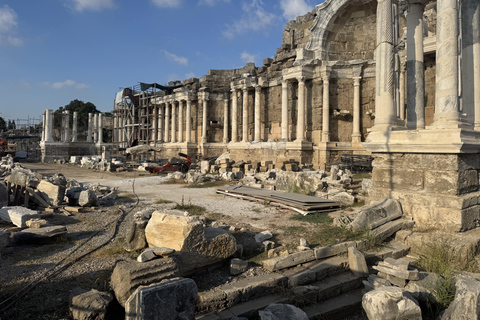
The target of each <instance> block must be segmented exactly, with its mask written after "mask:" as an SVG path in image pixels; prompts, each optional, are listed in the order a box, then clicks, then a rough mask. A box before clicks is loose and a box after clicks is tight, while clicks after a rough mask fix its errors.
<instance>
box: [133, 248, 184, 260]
mask: <svg viewBox="0 0 480 320" xmlns="http://www.w3.org/2000/svg"><path fill="white" fill-rule="evenodd" d="M173 253H175V250H173V249H170V248H163V247H161V248H148V249H145V251H143V252H142V253H140V255H139V256H138V257H137V261H138V262H147V261H150V260H153V259H159V258H165V257H168V256H170V255H171V254H173Z"/></svg>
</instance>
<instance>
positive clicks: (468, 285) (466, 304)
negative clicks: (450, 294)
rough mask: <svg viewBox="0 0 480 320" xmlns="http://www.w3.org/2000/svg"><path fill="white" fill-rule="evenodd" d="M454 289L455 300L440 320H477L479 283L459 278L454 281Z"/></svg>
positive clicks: (478, 314) (479, 313)
mask: <svg viewBox="0 0 480 320" xmlns="http://www.w3.org/2000/svg"><path fill="white" fill-rule="evenodd" d="M455 288H456V292H455V299H454V300H453V302H452V303H451V304H450V306H449V307H448V308H447V310H446V311H445V313H444V314H443V315H442V318H441V319H442V320H456V319H458V320H460V319H478V318H479V317H480V303H479V301H480V281H478V280H476V279H473V278H470V277H465V276H459V277H457V279H456V282H455Z"/></svg>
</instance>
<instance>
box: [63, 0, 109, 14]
mask: <svg viewBox="0 0 480 320" xmlns="http://www.w3.org/2000/svg"><path fill="white" fill-rule="evenodd" d="M113 1H114V0H72V2H73V3H72V5H73V9H74V10H75V11H78V12H82V11H85V10H92V11H101V10H103V9H112V8H114V7H115V3H114V2H113Z"/></svg>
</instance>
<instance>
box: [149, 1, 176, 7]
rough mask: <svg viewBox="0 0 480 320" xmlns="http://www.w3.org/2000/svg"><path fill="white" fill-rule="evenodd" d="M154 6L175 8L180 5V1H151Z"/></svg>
mask: <svg viewBox="0 0 480 320" xmlns="http://www.w3.org/2000/svg"><path fill="white" fill-rule="evenodd" d="M151 1H152V3H153V4H154V5H156V6H157V7H160V8H177V7H180V5H181V4H182V1H181V0H151Z"/></svg>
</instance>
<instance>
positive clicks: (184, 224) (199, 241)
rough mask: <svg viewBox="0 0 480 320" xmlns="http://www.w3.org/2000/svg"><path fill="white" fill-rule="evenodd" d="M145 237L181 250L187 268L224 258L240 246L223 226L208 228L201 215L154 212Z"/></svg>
mask: <svg viewBox="0 0 480 320" xmlns="http://www.w3.org/2000/svg"><path fill="white" fill-rule="evenodd" d="M145 237H146V240H147V243H148V245H149V247H166V248H171V249H174V250H177V251H181V259H182V263H183V264H184V265H183V266H182V267H184V268H189V267H191V268H198V267H202V266H206V265H210V264H212V263H216V262H219V261H222V260H224V259H226V258H228V257H230V256H232V255H233V254H234V253H235V251H236V250H237V243H236V240H235V238H234V237H233V236H232V235H231V234H230V233H228V232H227V231H225V230H223V229H219V228H204V227H203V224H202V222H201V221H200V220H199V219H198V218H197V217H191V216H187V217H186V216H178V215H173V214H165V213H161V212H158V211H155V212H153V213H152V217H151V218H150V220H149V222H148V224H147V227H146V228H145Z"/></svg>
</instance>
